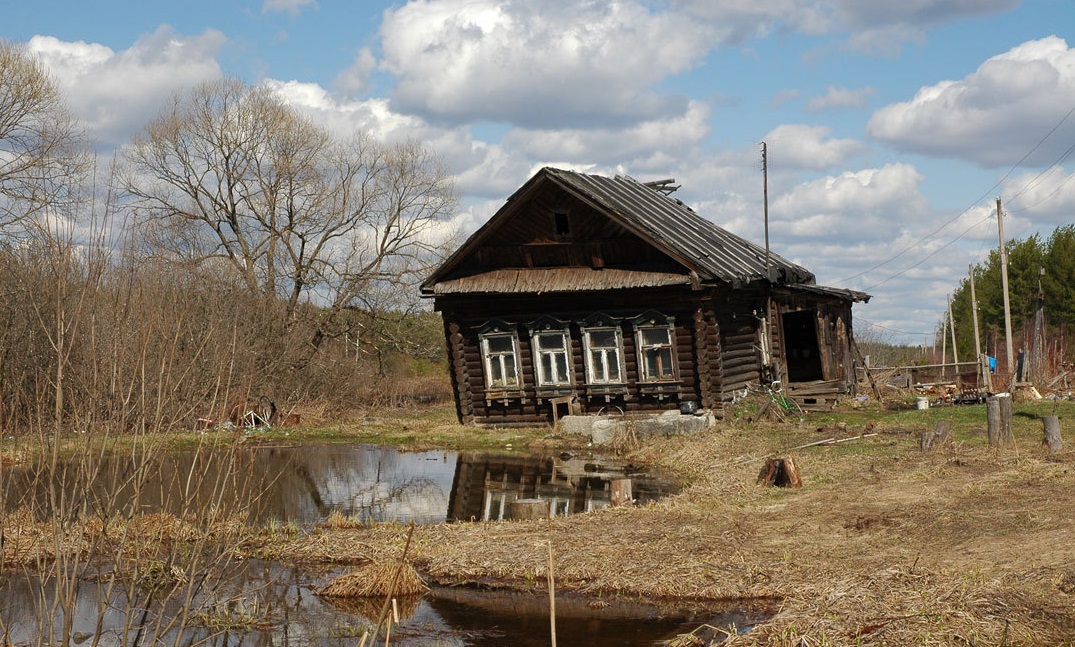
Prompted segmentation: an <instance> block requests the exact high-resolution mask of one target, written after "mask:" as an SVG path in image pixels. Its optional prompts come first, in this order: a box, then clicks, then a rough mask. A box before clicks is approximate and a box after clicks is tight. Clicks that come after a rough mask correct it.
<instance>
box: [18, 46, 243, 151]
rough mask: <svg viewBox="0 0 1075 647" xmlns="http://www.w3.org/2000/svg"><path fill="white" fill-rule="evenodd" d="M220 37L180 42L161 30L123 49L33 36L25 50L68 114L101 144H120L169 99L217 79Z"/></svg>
mask: <svg viewBox="0 0 1075 647" xmlns="http://www.w3.org/2000/svg"><path fill="white" fill-rule="evenodd" d="M224 42H225V38H224V36H223V34H221V33H220V32H218V31H215V30H206V31H205V32H203V33H202V34H201V35H200V36H194V37H184V36H180V35H178V34H176V33H175V32H174V31H173V30H172V29H171V28H170V27H168V26H166V25H164V26H161V27H159V28H158V29H157V30H156V31H155V32H153V33H152V34H149V35H147V36H144V37H142V38H140V39H138V41H136V42H135V43H134V45H132V46H131V47H130V48H129V49H127V50H123V51H121V52H114V51H113V50H112V49H110V48H108V47H105V46H103V45H99V44H93V43H85V42H81V41H79V42H74V43H70V42H64V41H61V40H59V39H57V38H53V37H51V36H34V37H33V38H32V39H30V42H29V45H28V48H29V51H30V52H32V53H33V54H35V55H37V56H38V57H40V59H41V61H42V62H43V63H44V65H45V66H46V67H47V68H48V70H49V72H50V73H51V74H52V75H53V76H54V77H55V78H56V79H57V81H58V83H59V85H60V86H61V87H62V88H63V91H64V96H65V98H66V100H67V102H68V104H69V105H70V106H71V109H72V110H73V112H74V113H75V114H76V115H78V117H79V118H80V119H81V120H82V122H83V123H84V124H85V126H86V127H87V129H88V130H89V132H90V133H91V135H92V138H93V139H94V140H95V141H96V142H97V143H98V144H101V145H106V146H119V145H122V144H125V143H126V142H127V141H128V140H129V139H130V137H131V135H132V134H133V133H134V132H137V131H138V130H140V129H141V128H142V127H143V126H144V125H145V124H146V123H148V122H149V120H150V119H152V118H153V117H154V116H155V115H156V114H157V113H158V112H159V111H160V109H161V106H162V103H163V102H164V101H165V100H166V99H167V98H168V97H169V96H170V95H172V94H174V93H175V92H177V91H180V90H182V89H183V88H186V87H188V86H190V85H193V84H195V83H198V82H201V81H205V80H208V79H213V78H218V77H220V76H221V70H220V66H219V65H218V63H217V60H216V58H215V56H216V53H217V51H218V50H219V49H220V47H221V46H222V45H223V44H224Z"/></svg>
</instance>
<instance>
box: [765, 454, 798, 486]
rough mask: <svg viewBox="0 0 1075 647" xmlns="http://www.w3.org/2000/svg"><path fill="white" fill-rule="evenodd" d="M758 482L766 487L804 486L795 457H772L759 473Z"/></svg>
mask: <svg viewBox="0 0 1075 647" xmlns="http://www.w3.org/2000/svg"><path fill="white" fill-rule="evenodd" d="M758 484H759V485H764V486H765V487H771V486H774V485H775V486H777V487H793V488H797V487H802V486H803V479H802V476H800V475H799V467H798V466H797V465H796V464H795V459H794V458H790V457H789V458H770V459H769V460H767V461H766V462H765V464H764V465H762V467H761V472H759V473H758Z"/></svg>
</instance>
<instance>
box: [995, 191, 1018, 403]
mask: <svg viewBox="0 0 1075 647" xmlns="http://www.w3.org/2000/svg"><path fill="white" fill-rule="evenodd" d="M997 229H998V231H999V233H1000V288H1001V292H1003V293H1004V341H1005V349H1004V350H1005V351H1007V353H1008V355H1007V357H1005V359H1004V369H1005V370H1004V376H1005V378H1006V380H1005V382H1006V383H1007V386H1008V388H1011V386H1012V384H1011V380H1012V375H1013V372H1014V371H1015V353H1014V352H1013V351H1012V307H1011V302H1010V301H1009V299H1008V247H1007V245H1005V244H1004V212H1003V211H1001V208H1000V198H997Z"/></svg>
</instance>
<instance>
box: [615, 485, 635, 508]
mask: <svg viewBox="0 0 1075 647" xmlns="http://www.w3.org/2000/svg"><path fill="white" fill-rule="evenodd" d="M634 502H635V498H634V493H633V492H632V487H631V479H612V507H616V506H621V505H631V504H632V503H634Z"/></svg>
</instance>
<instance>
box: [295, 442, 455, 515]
mask: <svg viewBox="0 0 1075 647" xmlns="http://www.w3.org/2000/svg"><path fill="white" fill-rule="evenodd" d="M309 449H311V448H308V447H307V448H296V449H295V450H293V451H292V453H293V454H295V455H294V456H291V460H292V461H294V462H295V463H296V464H299V463H306V464H308V466H309V469H308V473H309V474H310V481H311V486H313V487H314V488H316V493H314V492H312V491H309V492H307V493H306V494H307V496H306V497H305V501H304V500H303V499H302V498H299V499H298V500H297V503H298V506H297V508H295V509H285V510H282V511H281V512H282V513H283V515H284V516H285V517H286V518H287V519H288V520H291V521H297V522H300V523H303V522H310V521H313V520H316V518H317V517H324V516H327V512H328V511H331V510H337V511H339V512H340V513H342V514H344V515H347V516H349V517H357V518H359V519H361V520H363V521H401V522H410V521H414V522H416V523H439V522H442V521H444V519H445V515H446V513H447V510H448V496H449V494H450V493H451V490H452V478H453V476H454V474H455V462H456V455H455V454H454V453H451V452H444V451H427V452H408V453H401V452H399V451H396V450H394V449H390V448H383V447H369V446H355V445H351V446H334V445H329V446H321V447H317V448H316V451H314V452H309V451H307V450H309ZM300 469H301V468H300ZM300 491H301V490H300ZM318 501H319V505H316V504H315V502H318Z"/></svg>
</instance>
